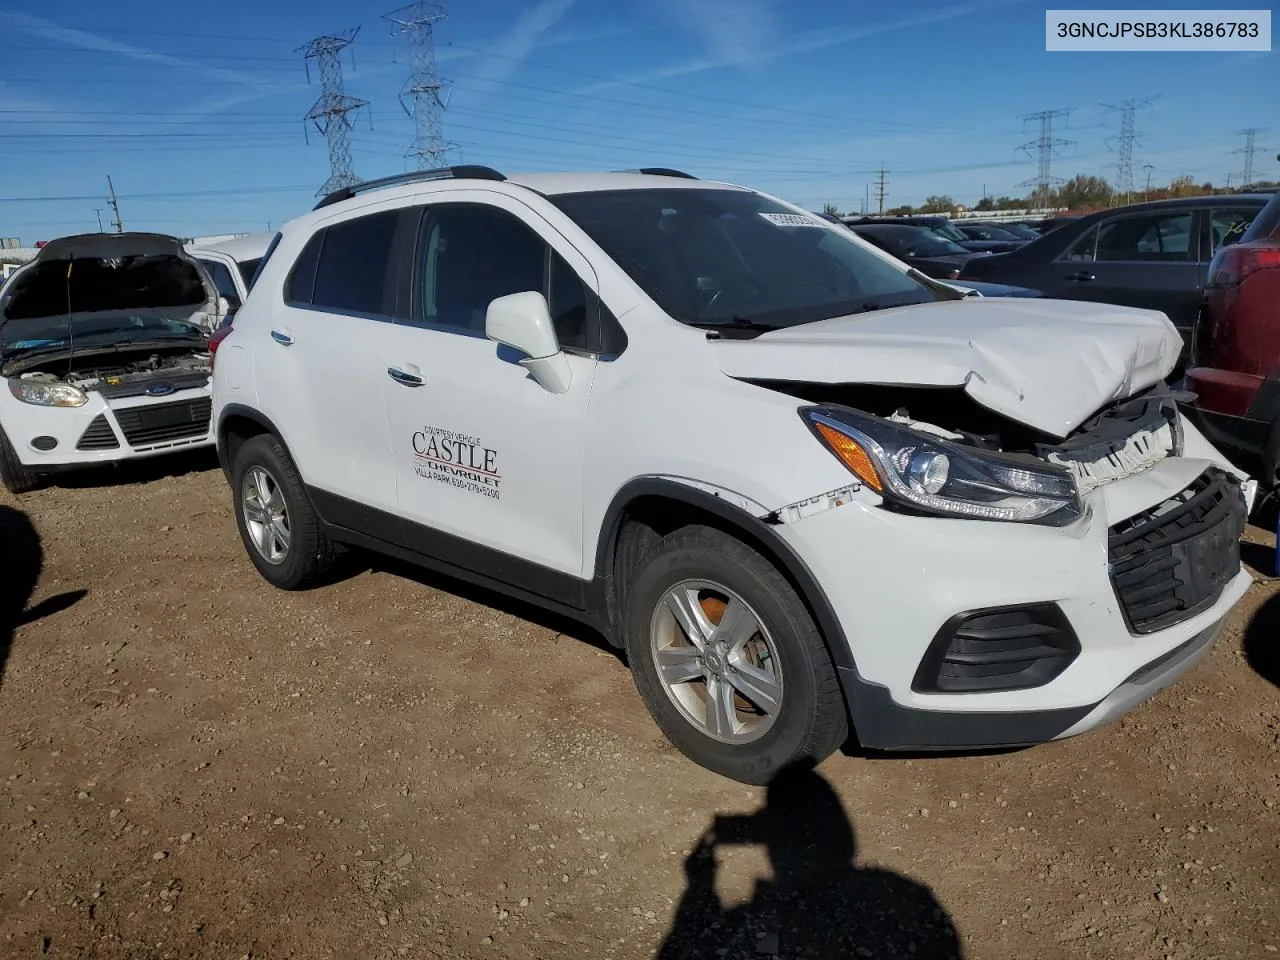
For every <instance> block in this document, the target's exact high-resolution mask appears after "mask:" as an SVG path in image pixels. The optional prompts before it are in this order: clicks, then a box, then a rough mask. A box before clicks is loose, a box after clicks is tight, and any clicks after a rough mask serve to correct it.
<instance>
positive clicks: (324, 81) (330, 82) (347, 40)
mask: <svg viewBox="0 0 1280 960" xmlns="http://www.w3.org/2000/svg"><path fill="white" fill-rule="evenodd" d="M359 32H360V28H359V27H355V28H353V29H351V30H344V31H343V32H342V33H330V34H325V35H324V36H321V37H316V38H315V39H314V40H312V41H311V42H310V43H307V44H304V45H303V46H301V47H298V49H297V51H295V52H297V53H301V54H302V56H303V58H304V60H306V61H307V63H308V66H307V79H308V81H309V80H310V79H311V67H310V61H312V60H316V61H318V62H319V64H320V89H321V93H320V98H319V99H318V100H316V102H315V104H313V105H312V107H311V109H310V110H308V111H307V115H306V116H305V117H303V121H304V122H307V121H310V122H313V123H314V124H315V125H316V129H317V130H319V131H320V135H321V136H323V137H324V138H325V140H327V141H328V143H329V179H328V180H326V181H325V182H324V185H323V186H322V187H321V188H320V189H319V190H317V191H316V196H324V195H325V194H328V193H332V192H333V191H334V190H341V189H342V188H343V187H350V186H353V185H354V184H357V183H359V182H360V178H359V177H357V176H356V175H355V174H354V173H352V172H351V145H350V143H349V142H348V141H347V133H348V132H349V131H350V130H351V119H350V116H349V115H350V114H351V113H352V112H353V111H355V110H359V109H360V108H361V107H363V106H366V105H367V104H368V101H367V100H361V99H360V98H358V97H349V96H347V94H346V91H345V90H344V89H343V87H342V51H343V50H345V49H346V48H347V47H349V46H350V45H351V41H352V40H354V39H355V38H356V34H357V33H359ZM303 129H304V130H305V129H306V128H305V127H304V128H303Z"/></svg>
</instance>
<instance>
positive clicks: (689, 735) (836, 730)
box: [623, 526, 849, 784]
mask: <svg viewBox="0 0 1280 960" xmlns="http://www.w3.org/2000/svg"><path fill="white" fill-rule="evenodd" d="M623 634H624V642H625V645H626V649H627V656H628V659H629V661H630V663H631V669H632V674H633V676H634V677H635V682H636V687H637V689H638V690H639V691H640V696H641V697H642V698H643V699H644V702H645V705H646V706H647V707H648V708H649V712H650V713H651V714H652V715H653V718H654V720H655V721H656V722H657V724H658V726H659V727H660V728H661V729H662V732H663V733H664V734H665V735H666V737H667V739H668V740H670V741H671V743H672V744H673V745H674V746H675V747H676V748H677V749H678V750H679V751H680V752H681V753H683V754H684V755H685V756H686V757H688V758H689V759H690V760H693V761H694V762H695V763H698V764H700V765H701V766H704V767H706V768H707V769H709V770H712V771H714V772H715V773H718V774H721V775H722V776H726V777H729V778H731V779H733V780H737V781H739V782H742V783H750V784H766V783H769V782H770V781H771V780H772V779H773V778H774V777H776V776H777V775H778V774H779V773H781V772H782V771H783V770H785V769H787V768H788V767H791V766H794V765H798V764H817V763H820V762H822V761H823V760H824V759H826V758H827V757H828V756H829V755H830V754H831V753H832V752H834V751H835V750H836V749H837V748H838V747H839V746H840V744H841V743H843V742H844V740H845V738H846V737H847V736H848V729H849V728H848V719H847V714H846V711H845V705H844V698H843V696H842V694H841V692H840V685H839V681H838V679H837V677H836V671H835V667H834V666H833V665H832V663H831V658H830V656H829V655H828V653H827V650H826V646H825V645H824V643H823V640H822V637H821V635H820V633H819V631H818V628H817V626H816V624H815V623H814V622H813V618H812V617H811V616H810V615H809V611H808V609H807V608H806V607H805V605H804V603H803V601H802V600H801V599H800V597H799V596H798V595H797V593H796V591H795V590H794V589H793V588H792V587H791V584H790V583H788V581H787V579H786V578H785V577H783V576H782V574H781V573H780V572H779V571H778V570H777V568H776V567H774V565H773V564H772V563H770V562H769V561H768V560H767V559H765V558H764V557H763V556H762V555H761V554H760V553H758V552H757V551H755V550H754V549H752V548H751V547H749V546H747V545H746V544H744V543H742V542H741V541H740V540H737V539H735V538H734V537H731V536H729V535H728V534H726V533H723V532H721V531H719V530H715V529H713V528H710V527H701V526H692V527H685V528H682V529H680V530H677V531H676V532H674V533H672V534H670V535H668V536H667V537H664V538H663V539H662V540H661V541H659V542H658V543H657V544H656V545H655V547H654V548H653V549H652V550H650V551H649V552H648V554H647V555H646V556H645V557H644V558H643V559H642V560H641V561H640V563H639V564H638V565H637V569H636V572H635V576H634V579H633V581H632V583H631V584H630V586H629V587H628V589H627V594H626V604H625V609H624V611H623Z"/></svg>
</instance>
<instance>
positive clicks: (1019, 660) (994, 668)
mask: <svg viewBox="0 0 1280 960" xmlns="http://www.w3.org/2000/svg"><path fill="white" fill-rule="evenodd" d="M1079 653H1080V641H1079V639H1077V637H1076V635H1075V631H1074V630H1072V629H1071V624H1070V623H1069V622H1068V620H1067V617H1066V614H1064V613H1063V612H1062V610H1061V608H1060V607H1059V606H1058V605H1057V604H1056V603H1036V604H1029V605H1027V606H1019V607H997V608H989V609H986V610H975V611H972V612H969V613H962V614H959V615H958V616H955V617H952V618H951V619H950V620H948V621H947V623H946V624H945V625H944V626H943V628H942V629H941V630H939V631H938V634H937V636H935V637H934V638H933V642H932V643H931V644H930V645H929V650H928V652H926V653H925V655H924V658H923V659H922V660H921V661H920V666H919V668H918V669H917V670H916V676H915V679H914V680H913V681H912V684H911V689H912V690H915V691H917V692H919V693H976V692H980V691H981V692H986V693H990V692H992V691H996V690H1022V689H1025V688H1027V687H1038V686H1041V685H1043V684H1046V683H1048V682H1049V681H1050V680H1052V679H1053V678H1054V677H1056V676H1058V674H1060V673H1062V671H1063V670H1065V669H1067V667H1068V666H1070V664H1071V661H1073V660H1074V659H1075V658H1076V657H1077V656H1078V655H1079Z"/></svg>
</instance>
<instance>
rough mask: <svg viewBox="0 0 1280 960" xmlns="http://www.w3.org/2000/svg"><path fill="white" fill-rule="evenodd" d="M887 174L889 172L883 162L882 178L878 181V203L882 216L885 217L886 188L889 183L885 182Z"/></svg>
mask: <svg viewBox="0 0 1280 960" xmlns="http://www.w3.org/2000/svg"><path fill="white" fill-rule="evenodd" d="M886 173H887V171H886V170H885V168H884V163H883V162H882V163H881V164H880V176H879V178H878V179H877V180H876V203H877V204H879V207H880V215H881V216H884V198H885V196H886V193H885V189H884V188H885V184H886V183H887V181H886V180H885V176H886Z"/></svg>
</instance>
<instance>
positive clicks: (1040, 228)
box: [1031, 213, 1086, 236]
mask: <svg viewBox="0 0 1280 960" xmlns="http://www.w3.org/2000/svg"><path fill="white" fill-rule="evenodd" d="M1084 216H1086V214H1083V213H1064V214H1061V215H1059V216H1055V217H1045V218H1044V219H1043V220H1039V221H1037V222H1036V223H1033V224H1032V225H1031V227H1032V229H1034V230H1035V231H1036V232H1037V233H1039V234H1040V236H1044V235H1045V234H1046V233H1052V232H1053V231H1054V230H1057V229H1058V228H1059V227H1065V226H1067V225H1068V224H1072V223H1075V222H1076V221H1077V220H1080V219H1082V218H1083V217H1084Z"/></svg>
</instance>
